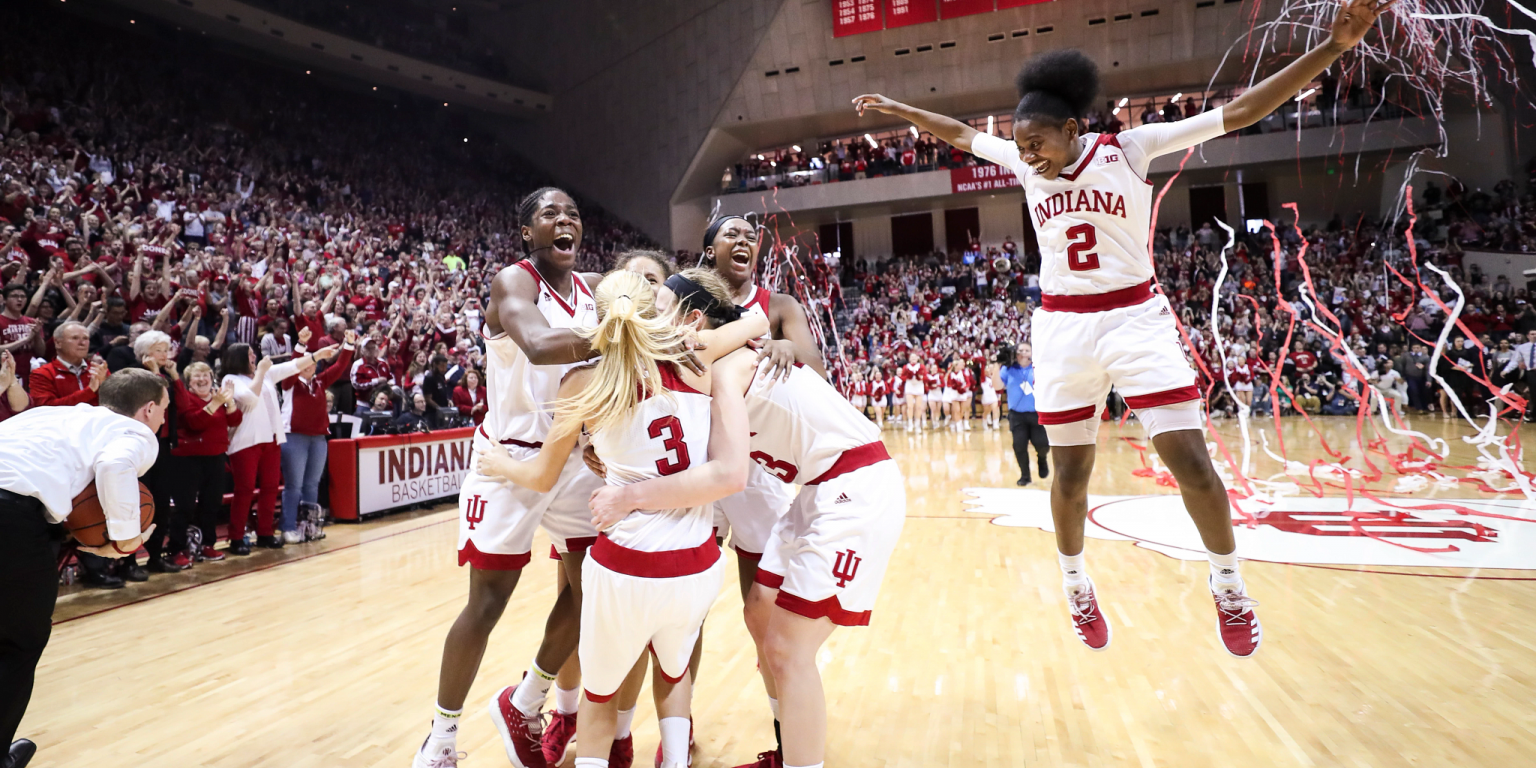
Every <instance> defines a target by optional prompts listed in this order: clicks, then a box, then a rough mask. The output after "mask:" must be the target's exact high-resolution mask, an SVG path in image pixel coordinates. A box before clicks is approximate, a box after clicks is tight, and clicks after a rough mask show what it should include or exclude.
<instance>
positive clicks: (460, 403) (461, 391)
mask: <svg viewBox="0 0 1536 768" xmlns="http://www.w3.org/2000/svg"><path fill="white" fill-rule="evenodd" d="M484 402H485V387H484V386H480V387H476V388H475V392H474V396H473V397H471V396H470V392H469V390H467V389H465V388H464V385H462V384H460V385H459V386H457V387H454V388H453V407H455V408H458V409H459V413H461V414H463V415H465V416H469V417H470V418H472V419H474V420H475V423H476V424H479V423H480V422H482V421H485V410H486V409H485V408H481V409H480V412H479V413H474V410H475V405H476V404H477V403H484ZM486 407H487V408H489V407H490V406H486Z"/></svg>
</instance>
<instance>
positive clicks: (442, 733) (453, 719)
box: [431, 706, 464, 741]
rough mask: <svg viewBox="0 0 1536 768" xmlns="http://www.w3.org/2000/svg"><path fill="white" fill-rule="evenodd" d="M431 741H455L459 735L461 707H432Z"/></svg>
mask: <svg viewBox="0 0 1536 768" xmlns="http://www.w3.org/2000/svg"><path fill="white" fill-rule="evenodd" d="M432 710H433V711H432V739H431V740H432V741H455V740H457V738H458V735H459V715H462V714H464V710H462V709H443V708H442V707H441V706H435V707H433V708H432Z"/></svg>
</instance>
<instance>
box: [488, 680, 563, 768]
mask: <svg viewBox="0 0 1536 768" xmlns="http://www.w3.org/2000/svg"><path fill="white" fill-rule="evenodd" d="M524 674H527V673H524ZM515 690H517V686H515V685H509V686H507V687H505V688H503V689H501V691H500V692H499V693H497V694H496V696H495V697H494V698H492V699H491V703H490V706H489V707H488V709H490V711H491V722H493V723H495V724H496V730H497V732H499V733H500V734H501V745H502V746H503V747H505V748H506V750H507V759H508V760H511V761H512V764H513V765H515V766H517V768H548V767H549V763H548V762H546V761H545V760H544V747H543V744H542V743H541V742H542V739H543V738H544V713H543V712H536V713H534V714H531V715H525V714H523V713H522V712H521V711H519V710H518V708H517V707H514V706H512V692H513V691H515Z"/></svg>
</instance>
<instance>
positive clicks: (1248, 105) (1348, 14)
mask: <svg viewBox="0 0 1536 768" xmlns="http://www.w3.org/2000/svg"><path fill="white" fill-rule="evenodd" d="M1396 2H1397V0H1347V2H1345V4H1344V6H1343V7H1342V8H1340V9H1339V15H1338V16H1337V17H1335V18H1334V20H1333V33H1332V34H1330V35H1329V36H1328V40H1327V41H1325V42H1324V43H1323V44H1322V45H1319V46H1318V47H1316V48H1313V49H1312V50H1310V51H1307V52H1306V53H1305V54H1303V55H1302V57H1301V58H1299V59H1297V60H1295V61H1293V62H1291V64H1290V66H1287V67H1286V68H1285V69H1282V70H1280V71H1279V72H1276V73H1275V74H1273V75H1271V76H1270V77H1268V78H1266V79H1265V80H1264V81H1262V82H1260V83H1259V84H1258V85H1255V86H1254V87H1252V88H1250V89H1248V90H1247V91H1246V92H1244V93H1243V95H1241V96H1239V97H1237V98H1236V99H1233V100H1232V103H1230V104H1227V105H1226V106H1224V107H1222V118H1223V120H1222V123H1223V125H1222V127H1224V128H1225V129H1226V130H1228V131H1235V130H1238V129H1240V128H1247V127H1248V126H1250V125H1253V124H1254V123H1257V122H1258V121H1260V120H1263V119H1264V118H1265V116H1267V115H1268V114H1269V113H1271V112H1274V111H1275V110H1276V109H1279V108H1280V106H1281V105H1282V104H1284V103H1286V102H1287V101H1290V100H1291V99H1294V98H1296V94H1297V93H1300V92H1301V89H1303V88H1305V87H1307V83H1310V82H1312V81H1313V80H1315V79H1316V78H1317V76H1318V75H1321V74H1322V73H1323V71H1324V70H1326V69H1328V67H1330V66H1332V65H1333V62H1335V61H1337V60H1338V58H1339V57H1340V56H1343V55H1344V52H1345V51H1348V50H1349V49H1350V48H1353V47H1355V45H1356V44H1358V43H1359V42H1360V41H1361V40H1363V39H1365V35H1366V33H1367V32H1370V31H1371V27H1373V26H1375V25H1376V19H1378V18H1380V16H1381V14H1383V13H1386V11H1387V10H1388V9H1390V8H1391V7H1392V6H1393V5H1394V4H1395V3H1396Z"/></svg>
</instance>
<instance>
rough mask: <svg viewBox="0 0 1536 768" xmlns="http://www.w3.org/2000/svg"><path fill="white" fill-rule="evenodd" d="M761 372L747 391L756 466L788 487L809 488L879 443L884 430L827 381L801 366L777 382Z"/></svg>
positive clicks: (748, 413) (763, 365) (763, 366)
mask: <svg viewBox="0 0 1536 768" xmlns="http://www.w3.org/2000/svg"><path fill="white" fill-rule="evenodd" d="M768 365H769V363H768V361H767V360H764V361H763V362H762V364H761V365H759V366H758V369H757V374H756V375H754V376H753V377H752V384H751V385H750V386H749V387H747V421H748V422H749V423H750V424H751V425H752V445H751V448H752V453H751V456H752V460H753V461H755V462H757V463H758V464H760V465H762V467H763V470H764V471H765V472H767V473H768V474H770V475H773V476H774V477H777V478H778V479H780V480H782V481H784V482H786V483H799V484H801V485H804V484H805V483H808V482H810V481H812V480H815V479H816V478H818V477H820V476H821V475H822V474H823V473H825V472H826V471H827V470H828V469H831V468H832V465H833V464H835V463H836V462H837V460H838V458H839V457H840V456H842V455H843V451H846V450H848V449H850V448H857V447H859V446H861V445H866V444H869V443H874V442H879V440H880V428H879V427H876V426H875V423H874V422H872V421H870V420H869V419H866V418H864V414H862V413H859V410H858V409H857V408H854V407H853V406H852V405H850V404H849V403H848V401H847V400H846V399H844V397H843V396H842V395H841V394H838V391H837V390H836V389H834V388H833V387H832V385H831V384H828V383H827V381H826V379H823V378H821V377H820V376H817V375H816V372H815V371H813V370H811V369H810V368H806V367H805V366H803V365H799V364H796V365H795V368H794V370H793V371H792V372H791V373H790V374H789V378H787V379H784V380H783V381H772V380H770V379H769V377H768V376H766V375H764V373H763V370H764V368H765V367H766V366H768Z"/></svg>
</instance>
